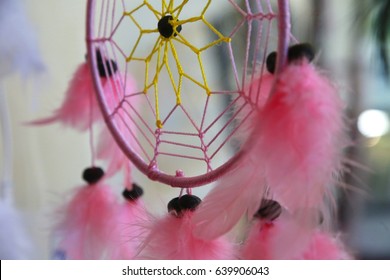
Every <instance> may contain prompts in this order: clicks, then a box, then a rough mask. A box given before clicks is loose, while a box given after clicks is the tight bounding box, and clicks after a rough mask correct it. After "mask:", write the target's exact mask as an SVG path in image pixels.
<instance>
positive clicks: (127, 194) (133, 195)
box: [122, 183, 144, 201]
mask: <svg viewBox="0 0 390 280" xmlns="http://www.w3.org/2000/svg"><path fill="white" fill-rule="evenodd" d="M132 187H133V188H132V189H131V190H128V189H125V190H124V191H123V192H122V195H123V197H124V198H125V199H126V200H129V201H135V200H137V199H138V198H139V197H141V196H142V195H143V194H144V190H143V189H142V188H141V187H140V186H138V185H137V184H135V183H134V184H133V186H132Z"/></svg>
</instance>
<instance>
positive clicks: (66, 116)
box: [29, 62, 107, 131]
mask: <svg viewBox="0 0 390 280" xmlns="http://www.w3.org/2000/svg"><path fill="white" fill-rule="evenodd" d="M106 80H107V79H106V78H102V82H103V83H105V81H106ZM91 110H92V112H91ZM101 118H102V117H101V113H100V109H99V107H98V104H97V100H96V96H95V88H94V85H93V80H92V76H91V71H90V68H89V65H88V63H87V62H85V63H83V64H81V65H80V66H79V67H78V68H77V70H76V72H75V73H74V75H73V78H72V79H71V81H70V83H69V87H68V89H67V91H66V95H65V98H64V101H63V102H62V105H61V106H60V107H59V108H58V109H57V110H55V111H54V112H53V114H52V115H51V116H50V117H47V118H43V119H40V120H36V121H32V122H29V124H33V125H47V124H52V123H55V122H59V123H61V124H62V125H64V126H67V127H73V128H75V129H77V130H79V131H85V130H87V129H88V128H89V127H90V126H91V124H92V123H93V122H95V121H97V120H100V119H101Z"/></svg>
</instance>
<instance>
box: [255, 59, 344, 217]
mask: <svg viewBox="0 0 390 280" xmlns="http://www.w3.org/2000/svg"><path fill="white" fill-rule="evenodd" d="M257 123H258V124H257V125H258V126H259V129H258V130H257V135H255V139H257V140H256V143H255V144H254V147H253V151H252V152H253V153H255V154H256V155H257V158H258V163H257V164H258V165H263V166H264V171H265V176H266V179H267V184H268V185H269V187H270V190H271V194H272V195H273V197H274V198H275V199H276V200H277V201H279V202H280V203H281V204H282V205H283V206H285V207H286V208H288V209H290V210H291V211H295V210H297V209H299V208H306V207H307V208H311V207H319V206H320V207H321V206H322V202H323V199H324V196H326V195H330V193H331V191H330V187H331V186H332V183H334V176H335V175H337V174H338V173H339V172H340V169H341V158H342V149H343V148H344V146H345V145H346V144H347V139H346V133H345V131H344V125H343V103H342V101H341V99H340V97H339V95H338V93H337V90H336V88H335V87H334V86H333V85H332V83H331V82H330V81H329V80H328V79H327V78H326V77H325V76H323V75H321V74H320V73H318V72H317V71H316V69H315V68H314V66H312V65H310V64H308V63H307V62H306V61H302V63H300V64H291V65H289V66H287V68H286V69H285V70H284V71H283V72H282V73H281V75H280V77H279V79H278V82H277V84H276V87H275V92H274V94H273V96H271V97H270V99H269V102H268V103H267V104H266V105H265V106H264V108H263V109H262V110H261V111H260V114H259V116H258V121H257Z"/></svg>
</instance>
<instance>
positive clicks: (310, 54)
mask: <svg viewBox="0 0 390 280" xmlns="http://www.w3.org/2000/svg"><path fill="white" fill-rule="evenodd" d="M314 57H315V51H314V48H313V46H312V45H310V44H309V43H302V44H296V45H293V46H291V47H289V48H288V54H287V58H288V63H291V62H295V61H297V60H302V59H303V58H306V59H307V60H308V61H309V62H311V61H312V60H313V59H314Z"/></svg>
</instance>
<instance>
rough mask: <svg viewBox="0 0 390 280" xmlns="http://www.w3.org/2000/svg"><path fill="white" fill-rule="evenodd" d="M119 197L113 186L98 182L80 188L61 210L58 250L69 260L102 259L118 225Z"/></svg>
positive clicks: (57, 233) (57, 230)
mask: <svg viewBox="0 0 390 280" xmlns="http://www.w3.org/2000/svg"><path fill="white" fill-rule="evenodd" d="M115 204H116V198H115V196H114V194H113V193H112V191H111V189H110V187H109V186H106V185H104V184H101V183H98V184H93V185H86V186H82V187H80V188H78V189H77V190H76V191H75V193H74V195H73V197H72V198H71V200H70V201H69V202H68V203H67V204H66V205H65V206H64V207H63V208H62V209H61V212H60V214H61V215H62V218H61V219H60V222H59V224H58V225H57V227H56V229H55V233H56V235H57V238H58V240H59V243H58V244H59V247H58V250H57V251H60V252H63V253H64V254H65V258H67V259H102V258H104V256H105V255H106V250H107V248H108V244H109V242H110V240H112V232H113V231H112V229H113V228H114V227H115V222H114V221H115V219H113V217H115V216H114V215H115Z"/></svg>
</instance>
